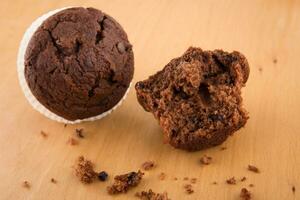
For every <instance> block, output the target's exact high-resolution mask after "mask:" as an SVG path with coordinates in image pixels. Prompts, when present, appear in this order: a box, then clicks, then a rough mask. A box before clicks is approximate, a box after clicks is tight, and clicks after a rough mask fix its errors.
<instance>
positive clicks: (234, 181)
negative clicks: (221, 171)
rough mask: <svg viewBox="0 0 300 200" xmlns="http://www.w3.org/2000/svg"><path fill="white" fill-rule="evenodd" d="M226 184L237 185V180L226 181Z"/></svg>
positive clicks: (232, 178)
mask: <svg viewBox="0 0 300 200" xmlns="http://www.w3.org/2000/svg"><path fill="white" fill-rule="evenodd" d="M226 183H227V184H229V185H235V184H236V180H235V178H234V177H231V178H230V179H227V180H226Z"/></svg>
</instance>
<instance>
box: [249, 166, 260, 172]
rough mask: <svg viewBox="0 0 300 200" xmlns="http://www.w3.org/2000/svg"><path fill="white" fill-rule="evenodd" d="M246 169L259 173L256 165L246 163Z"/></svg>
mask: <svg viewBox="0 0 300 200" xmlns="http://www.w3.org/2000/svg"><path fill="white" fill-rule="evenodd" d="M248 170H249V171H252V172H255V173H260V170H259V169H258V168H257V167H255V166H253V165H248Z"/></svg>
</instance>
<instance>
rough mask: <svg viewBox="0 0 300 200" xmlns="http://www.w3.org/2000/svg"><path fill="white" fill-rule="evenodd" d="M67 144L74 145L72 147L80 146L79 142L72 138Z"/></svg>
mask: <svg viewBox="0 0 300 200" xmlns="http://www.w3.org/2000/svg"><path fill="white" fill-rule="evenodd" d="M67 144H70V145H72V146H75V145H78V144H79V142H78V140H76V139H75V138H73V137H70V138H69V139H68V141H67Z"/></svg>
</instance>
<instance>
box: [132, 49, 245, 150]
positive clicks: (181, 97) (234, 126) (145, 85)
mask: <svg viewBox="0 0 300 200" xmlns="http://www.w3.org/2000/svg"><path fill="white" fill-rule="evenodd" d="M248 76H249V65H248V62H247V60H246V58H245V57H244V56H243V55H242V54H241V53H239V52H237V51H234V52H232V53H227V52H224V51H222V50H214V51H203V50H201V49H200V48H194V47H190V48H189V49H188V50H187V51H186V52H185V53H184V54H183V55H182V56H181V57H178V58H175V59H173V60H171V61H170V62H169V63H168V64H167V65H166V66H165V67H164V69H163V70H162V71H159V72H157V73H156V74H155V75H152V76H150V77H149V78H148V79H147V80H144V81H140V82H137V83H136V86H135V88H136V92H137V98H138V101H139V103H140V104H141V105H142V107H143V108H144V109H145V110H146V111H148V112H151V113H153V115H154V116H155V118H156V119H158V121H159V124H160V126H161V127H162V129H163V133H164V138H165V141H166V142H167V143H170V144H171V145H172V146H174V147H176V148H181V149H186V150H190V151H194V150H200V149H204V148H208V147H211V146H215V145H219V144H221V143H222V142H224V141H225V140H226V139H227V137H228V136H229V135H231V134H233V133H234V132H235V131H237V130H238V129H240V128H241V127H243V126H244V125H245V124H246V121H247V119H248V114H247V111H246V110H245V109H244V108H243V107H242V97H241V88H242V87H244V86H245V83H246V82H247V79H248Z"/></svg>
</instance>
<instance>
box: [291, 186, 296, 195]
mask: <svg viewBox="0 0 300 200" xmlns="http://www.w3.org/2000/svg"><path fill="white" fill-rule="evenodd" d="M292 192H293V193H294V194H295V192H296V187H295V186H294V185H293V186H292Z"/></svg>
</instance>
